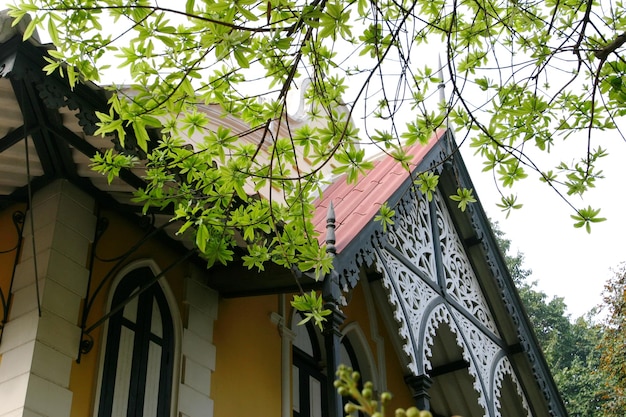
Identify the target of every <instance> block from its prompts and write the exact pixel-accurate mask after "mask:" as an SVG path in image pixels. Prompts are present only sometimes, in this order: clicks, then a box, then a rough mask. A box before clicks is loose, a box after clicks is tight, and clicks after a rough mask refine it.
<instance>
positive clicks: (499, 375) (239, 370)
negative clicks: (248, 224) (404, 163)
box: [0, 20, 566, 417]
mask: <svg viewBox="0 0 626 417" xmlns="http://www.w3.org/2000/svg"><path fill="white" fill-rule="evenodd" d="M3 23H5V24H4V25H0V26H1V27H2V28H3V29H2V31H1V33H0V43H1V44H0V76H1V78H0V109H1V110H2V111H0V301H1V307H2V310H1V311H0V337H1V339H0V355H1V356H0V417H9V416H10V417H17V416H49V417H57V416H58V417H61V416H71V417H83V416H91V415H94V416H96V415H97V416H116V417H117V416H188V417H196V416H203V417H207V416H219V417H224V416H225V417H229V416H238V415H242V416H245V415H255V416H283V417H288V416H294V417H300V416H302V417H304V416H312V417H322V416H324V417H326V416H328V417H335V416H337V415H340V414H341V411H340V409H341V403H340V400H338V399H337V398H336V395H335V394H334V390H333V388H332V383H331V381H332V375H333V371H334V368H335V365H336V364H338V363H347V364H350V365H351V366H352V367H354V368H356V369H358V370H359V371H360V372H361V373H362V375H363V376H364V379H367V380H371V381H373V383H374V386H375V389H376V390H377V391H378V392H382V391H386V390H388V391H391V392H393V393H394V399H393V401H392V404H391V408H392V409H393V408H395V407H408V406H410V405H413V404H417V405H419V406H420V407H421V408H430V409H431V410H432V411H433V413H434V414H435V415H436V416H449V415H452V414H459V415H463V416H466V417H470V416H483V415H485V416H489V417H492V416H493V417H495V416H506V417H515V416H537V417H543V416H566V411H565V409H564V407H563V405H562V402H561V400H560V397H559V394H558V392H557V391H556V388H555V385H554V382H553V381H552V378H551V376H550V373H549V371H548V369H547V367H546V364H545V361H544V359H543V356H542V354H541V351H540V349H539V347H538V346H537V343H536V340H535V338H534V336H533V334H532V330H531V327H530V325H529V323H528V319H527V317H526V315H525V313H524V310H523V306H522V305H521V303H520V300H519V297H518V295H517V293H516V291H515V289H514V286H513V283H512V281H511V279H510V276H509V274H508V272H507V270H506V267H505V265H504V261H503V258H502V255H501V254H500V253H499V251H498V249H497V247H496V243H495V240H494V237H493V234H492V232H491V231H490V228H489V225H488V221H487V219H486V217H485V214H484V212H483V211H482V209H481V207H480V204H474V205H472V206H471V207H470V208H469V209H468V210H466V211H465V212H461V211H460V210H459V209H458V208H456V207H455V206H454V205H453V204H451V202H450V201H449V199H447V198H446V196H447V195H450V194H453V193H454V191H455V190H456V188H457V187H458V186H459V185H462V186H466V187H471V181H470V178H469V176H468V174H467V171H466V170H465V167H464V165H463V162H462V160H461V158H460V156H459V155H458V153H456V152H455V144H454V141H453V139H452V137H451V134H450V133H446V132H438V133H437V134H436V135H435V137H433V140H432V141H431V142H430V144H429V145H428V146H426V147H415V148H413V149H412V151H411V152H412V155H413V157H414V160H413V162H414V163H415V165H416V166H417V169H424V168H433V169H436V170H438V171H439V172H440V174H441V180H440V184H439V188H438V191H437V193H435V194H434V197H433V199H432V201H428V199H427V198H426V197H425V196H424V195H422V194H420V193H418V192H416V191H415V190H414V188H413V187H411V184H412V181H411V178H410V176H409V174H408V172H406V171H405V170H403V169H402V168H400V167H399V166H398V165H397V164H395V163H394V162H393V161H391V160H390V159H384V158H383V159H380V160H378V161H377V165H376V167H375V168H374V169H373V171H372V172H371V173H370V174H369V175H368V176H366V177H364V178H361V179H360V181H359V182H358V184H356V185H347V184H345V182H344V180H343V179H342V178H339V179H337V180H336V181H335V182H334V183H333V184H332V185H331V186H330V187H329V188H328V189H327V190H326V191H325V193H324V195H323V197H322V198H321V200H320V201H319V202H318V211H317V215H316V225H317V228H318V229H319V230H321V231H325V233H326V235H325V236H326V239H327V241H328V243H329V244H330V248H331V251H333V253H335V270H334V272H333V273H332V274H330V275H329V276H327V277H325V279H324V281H323V282H319V283H318V282H315V281H313V280H311V279H309V278H307V277H306V276H305V275H304V276H300V277H297V278H296V277H294V274H293V272H292V271H287V270H284V269H281V268H278V267H271V268H269V269H268V270H266V271H265V272H264V273H263V274H257V273H256V272H254V271H253V272H251V271H248V270H247V268H244V267H243V266H242V265H241V264H239V263H238V262H236V261H235V262H234V263H233V264H232V265H229V266H228V267H221V266H216V267H213V268H211V269H208V270H207V269H206V268H205V267H204V265H203V264H202V262H201V260H199V259H197V258H196V257H195V255H194V252H193V251H191V250H190V244H189V242H185V241H181V240H180V239H179V238H177V237H175V236H174V235H173V230H170V229H171V227H168V221H167V215H166V214H164V213H150V214H149V215H148V216H142V215H141V211H140V209H139V208H138V207H137V206H136V205H135V204H134V203H132V201H131V200H130V196H131V192H132V190H134V189H135V188H137V187H141V185H142V184H143V182H142V179H141V178H140V177H139V176H137V175H136V174H134V173H133V172H130V171H124V172H122V174H121V175H120V179H119V180H116V181H115V182H114V183H113V184H112V185H111V186H109V185H107V184H106V179H105V178H103V177H101V176H100V175H99V174H97V173H95V172H93V171H91V170H90V169H89V167H88V164H89V158H90V157H91V156H93V155H94V153H95V152H96V150H98V149H103V148H108V147H111V146H112V144H111V142H110V140H109V139H105V138H100V137H94V136H93V133H94V131H95V122H96V121H97V120H96V117H95V113H94V112H95V111H96V110H103V109H104V108H105V107H106V98H105V96H104V93H103V91H102V90H101V89H99V88H98V87H97V86H93V85H79V86H77V87H76V88H75V89H74V90H73V91H72V90H70V89H69V88H68V87H67V85H66V84H65V82H64V80H63V79H61V78H59V77H55V76H49V77H46V76H44V74H43V72H42V71H41V68H42V67H43V65H45V61H44V60H43V56H44V55H45V51H46V46H44V45H40V44H39V43H38V42H37V41H31V42H27V43H23V42H21V36H20V35H19V32H17V31H15V30H13V29H9V28H7V25H6V20H4V22H3ZM330 202H332V203H333V205H334V210H333V209H331V204H330ZM383 202H388V203H389V204H391V205H393V207H395V208H396V215H395V217H394V224H393V226H391V227H390V228H389V230H387V231H383V230H382V228H381V226H380V224H378V223H376V222H374V221H373V217H374V215H375V213H376V210H377V207H378V206H379V205H380V204H382V203H383ZM333 217H334V219H333ZM261 275H262V276H261ZM300 287H302V288H304V289H306V290H309V289H316V290H319V291H321V292H323V293H324V295H325V298H326V300H327V301H328V306H329V308H331V309H333V313H332V315H331V316H330V318H329V320H328V324H327V325H326V329H325V331H324V332H323V333H322V332H320V331H319V330H317V329H316V328H315V327H314V326H312V325H310V324H307V325H301V326H298V325H297V323H298V322H299V321H300V317H299V316H298V314H297V313H295V312H294V311H293V310H292V309H291V307H290V304H289V301H290V299H291V297H292V295H293V293H297V291H298V290H299V288H300ZM344 304H345V305H344Z"/></svg>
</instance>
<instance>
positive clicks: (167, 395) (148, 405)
mask: <svg viewBox="0 0 626 417" xmlns="http://www.w3.org/2000/svg"><path fill="white" fill-rule="evenodd" d="M153 280H154V273H153V272H152V270H151V269H150V268H148V267H141V268H138V269H135V270H132V271H131V272H130V273H128V274H127V275H126V276H124V278H122V280H121V281H120V282H119V284H118V285H117V287H116V288H115V292H114V294H113V299H112V302H111V309H115V308H116V306H120V305H124V307H123V308H121V309H120V310H119V311H118V312H117V313H115V314H113V315H112V316H111V317H110V319H109V324H108V330H107V335H106V346H105V353H104V364H103V368H102V380H101V385H100V401H99V404H98V416H99V417H169V415H170V412H171V411H170V409H171V405H172V404H171V401H172V379H173V369H174V366H173V364H174V347H175V346H174V325H173V322H172V315H171V312H170V309H169V305H168V303H167V299H166V297H165V294H164V293H163V290H162V289H161V286H160V285H159V284H158V283H156V282H155V283H153V284H152V285H150V286H149V287H147V288H146V289H145V290H143V291H141V290H142V289H144V287H146V286H147V285H148V284H149V283H150V282H151V281H153ZM140 291H141V293H140V294H139V295H137V293H138V292H140Z"/></svg>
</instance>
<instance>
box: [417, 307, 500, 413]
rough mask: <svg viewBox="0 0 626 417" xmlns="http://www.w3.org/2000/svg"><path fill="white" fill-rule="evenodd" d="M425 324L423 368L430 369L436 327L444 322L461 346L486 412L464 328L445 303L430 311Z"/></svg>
mask: <svg viewBox="0 0 626 417" xmlns="http://www.w3.org/2000/svg"><path fill="white" fill-rule="evenodd" d="M427 320H428V321H427V324H426V332H425V334H424V339H425V340H424V352H423V362H424V365H425V366H424V367H425V369H428V370H430V369H432V364H431V363H430V358H431V357H432V355H433V353H432V347H433V345H434V342H435V336H436V335H437V329H438V328H439V326H440V325H441V324H442V323H446V324H447V325H448V326H449V327H450V330H452V333H453V334H454V335H455V336H456V343H457V345H458V346H459V347H460V348H461V350H462V352H463V359H464V360H465V361H467V363H469V368H468V372H469V374H470V375H471V376H472V377H473V378H474V389H475V390H476V392H477V393H478V404H479V405H480V406H481V407H482V408H483V410H485V416H487V415H489V414H488V411H487V410H488V408H487V399H486V397H485V390H484V389H483V385H482V384H481V383H480V379H479V370H478V368H477V366H476V362H475V361H474V359H473V358H472V355H471V354H470V349H471V347H470V346H468V345H467V343H466V342H465V338H464V337H463V336H464V335H465V331H463V330H465V329H463V330H461V329H460V328H459V327H458V326H457V325H456V323H455V321H454V320H453V319H452V315H451V314H450V311H449V310H448V308H447V307H446V305H445V304H443V303H442V304H439V305H438V306H437V307H436V308H435V309H434V310H432V311H431V313H430V315H429V316H428V318H427Z"/></svg>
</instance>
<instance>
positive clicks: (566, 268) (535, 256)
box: [0, 0, 626, 318]
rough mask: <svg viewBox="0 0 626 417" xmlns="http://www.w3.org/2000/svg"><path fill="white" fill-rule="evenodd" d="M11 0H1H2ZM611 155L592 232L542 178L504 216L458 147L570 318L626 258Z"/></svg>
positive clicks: (615, 145)
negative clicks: (573, 216)
mask: <svg viewBox="0 0 626 417" xmlns="http://www.w3.org/2000/svg"><path fill="white" fill-rule="evenodd" d="M9 2H10V1H4V0H0V9H3V8H4V7H2V5H4V4H7V3H9ZM118 81H119V80H118ZM606 136H607V139H606V140H607V142H609V141H610V142H609V143H607V144H603V147H605V148H608V149H609V153H610V155H609V156H608V157H607V158H606V161H604V167H603V169H604V174H605V176H606V178H605V179H604V180H600V181H599V182H598V184H597V188H596V189H595V190H593V191H592V192H590V193H589V199H588V202H584V203H583V202H580V203H579V204H578V203H575V205H576V206H577V207H579V208H581V207H586V206H587V205H589V204H591V205H592V206H593V207H595V208H601V209H602V211H601V215H602V216H603V217H607V218H608V220H607V221H606V222H604V223H598V224H594V225H593V226H592V233H591V234H587V232H586V231H585V230H584V229H575V228H574V227H573V223H574V222H573V220H572V219H571V218H570V217H569V216H570V214H572V213H571V209H570V208H569V207H568V206H566V204H565V203H564V202H562V201H561V200H560V199H559V198H558V197H557V196H556V194H555V193H554V192H553V191H551V190H550V189H549V187H548V186H547V185H546V184H543V183H541V182H539V181H538V180H537V179H532V178H530V177H529V178H527V179H526V180H524V181H522V184H520V185H519V187H518V188H516V189H515V190H513V191H507V193H506V194H510V193H511V192H517V194H518V195H519V200H520V202H521V203H523V204H524V207H523V208H522V209H521V210H516V211H514V212H513V213H511V215H510V216H509V218H508V219H505V218H504V215H503V213H502V212H500V210H499V208H498V207H496V203H498V202H499V201H500V197H499V194H498V193H497V191H496V189H495V186H494V185H493V182H492V178H491V174H490V173H483V172H481V169H482V166H481V164H482V160H480V158H478V157H475V156H473V151H472V150H471V149H469V147H468V146H467V145H465V146H464V147H463V148H462V149H461V152H462V154H463V158H464V160H465V163H466V164H467V166H468V169H469V171H470V175H471V178H472V181H473V182H474V185H475V188H476V193H477V194H478V197H479V198H480V200H481V202H482V204H483V206H484V208H485V210H486V212H487V214H488V215H489V216H490V217H491V218H492V219H493V220H496V221H498V222H499V224H500V229H501V230H502V231H504V232H505V234H506V238H508V239H509V240H511V243H512V250H513V251H519V252H522V253H523V254H524V259H525V261H524V266H525V268H526V269H531V270H532V271H533V273H532V276H531V277H530V279H531V280H537V282H538V287H539V289H540V290H542V291H544V292H546V293H547V294H548V295H549V296H550V297H552V296H560V297H564V299H565V303H566V304H567V306H568V311H569V313H570V314H571V316H572V318H576V317H579V316H581V315H583V314H585V313H586V312H588V311H589V310H590V309H591V308H593V307H594V306H596V305H598V304H599V303H600V302H601V292H602V288H603V286H604V283H605V282H606V280H607V279H608V278H609V277H611V272H610V269H611V268H615V267H617V265H618V264H619V263H620V262H622V261H626V254H624V253H623V250H622V238H623V236H624V235H626V216H623V215H622V212H621V210H620V208H621V205H622V204H623V203H624V201H625V200H626V199H625V198H624V197H622V195H621V193H622V190H623V189H624V186H623V184H622V183H621V182H622V178H624V177H625V175H624V170H625V169H626V144H624V142H623V141H621V139H619V138H618V136H617V135H616V134H614V133H607V134H606Z"/></svg>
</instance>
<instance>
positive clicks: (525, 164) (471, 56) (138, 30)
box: [11, 0, 626, 275]
mask: <svg viewBox="0 0 626 417" xmlns="http://www.w3.org/2000/svg"><path fill="white" fill-rule="evenodd" d="M172 3H173V2H172ZM163 4H165V3H162V2H159V1H157V0H89V1H84V0H24V1H23V2H22V3H21V4H20V5H18V6H16V7H13V8H12V10H11V15H12V16H14V17H15V18H16V21H19V20H21V19H23V18H25V16H26V15H27V13H29V14H30V16H31V17H32V21H31V22H30V24H29V25H28V27H27V29H26V31H25V37H26V38H28V37H29V36H31V35H32V34H33V32H34V30H35V28H37V27H39V28H41V29H43V30H44V31H46V32H47V33H49V35H50V37H51V38H52V41H53V42H54V44H55V45H56V46H57V49H56V50H50V52H49V53H50V56H49V57H48V60H49V65H48V66H47V67H46V68H45V70H46V71H47V72H49V73H52V72H60V73H61V74H63V76H65V77H67V79H68V81H69V82H70V84H75V83H76V82H79V81H81V80H94V81H99V80H100V77H101V75H102V74H103V73H105V72H106V71H107V70H108V69H109V67H110V66H111V65H112V64H113V66H118V67H121V69H123V70H126V73H124V74H123V75H119V79H120V80H124V81H125V82H129V83H130V86H129V88H120V87H115V86H113V87H111V89H112V90H113V94H112V95H111V100H110V104H111V109H110V111H109V112H108V113H102V114H99V117H100V120H101V122H100V129H99V131H98V132H99V133H100V134H103V135H112V136H115V137H116V138H117V139H118V140H119V142H120V143H121V144H122V145H123V147H124V151H123V152H121V153H114V152H112V151H109V152H107V153H106V154H104V155H102V156H100V157H98V158H96V160H95V168H96V169H98V170H100V171H102V172H103V173H105V174H107V175H109V176H110V177H113V176H115V175H116V174H117V173H118V172H119V169H120V167H121V166H132V165H134V164H138V163H139V164H142V165H145V166H146V167H147V172H146V177H147V178H146V179H147V181H148V187H147V188H146V189H145V190H140V192H139V195H138V198H139V199H140V200H141V201H143V202H144V203H145V204H146V206H156V207H165V206H167V205H171V206H173V207H174V208H175V217H176V218H177V219H181V220H182V221H183V223H184V225H183V227H182V230H181V232H182V231H183V230H188V232H189V233H191V234H193V235H194V237H195V240H196V244H197V246H198V248H199V250H200V251H201V252H202V253H203V254H204V255H205V256H206V258H207V260H208V262H209V264H211V263H213V262H222V263H225V262H228V261H229V260H230V259H232V257H233V247H234V246H235V245H236V244H237V241H238V239H239V236H241V237H242V239H243V240H245V241H246V242H247V248H248V255H246V257H245V263H246V264H247V265H248V266H249V267H258V268H262V267H263V263H264V262H267V261H273V262H276V263H279V264H282V265H285V266H288V267H291V266H297V267H298V268H300V269H301V270H313V271H314V272H315V273H316V274H317V275H319V274H320V273H322V272H325V271H327V270H328V268H329V267H330V261H329V259H328V257H327V256H326V253H325V251H324V250H323V248H319V246H318V245H317V240H316V239H315V236H314V231H313V228H312V226H311V223H310V216H311V213H312V207H311V203H312V200H313V199H314V197H315V196H316V195H317V193H318V192H319V187H320V184H321V181H322V177H323V175H322V174H321V172H322V170H323V169H324V168H325V167H328V166H331V164H332V165H333V166H334V167H335V168H334V173H335V174H340V173H346V174H347V176H348V178H349V179H350V180H355V179H356V177H357V176H358V174H359V173H362V172H365V171H366V170H367V169H368V168H370V167H371V166H372V165H371V163H370V162H368V160H367V158H366V155H365V151H364V149H363V147H362V146H361V145H363V144H373V145H374V146H376V147H378V148H379V149H380V150H382V151H384V152H387V153H389V154H391V155H393V156H394V157H395V158H396V159H397V160H398V161H400V162H402V163H404V164H406V163H407V161H408V156H407V154H406V152H405V147H406V146H407V145H411V144H413V143H426V142H427V141H428V139H429V138H430V137H431V136H432V133H433V131H434V130H436V129H437V128H440V127H444V126H446V124H447V122H448V121H449V122H451V123H452V124H453V125H454V127H455V129H456V130H457V137H458V138H459V139H460V141H461V143H465V142H466V141H468V142H469V145H470V146H472V147H474V148H475V149H476V151H477V152H478V153H479V154H480V155H481V157H482V158H483V159H484V163H485V170H488V171H492V172H493V175H494V179H495V181H496V182H497V183H498V184H499V187H501V188H502V189H506V188H509V187H512V186H513V185H514V184H515V183H516V182H517V181H519V180H521V179H523V178H525V177H528V176H529V174H531V173H532V174H534V175H535V176H538V177H539V178H541V179H542V180H543V181H544V182H545V183H546V184H547V186H549V187H552V188H553V189H554V190H555V191H556V192H557V193H559V195H561V196H562V197H563V199H564V201H566V202H567V204H570V206H571V208H572V210H573V212H572V217H573V218H574V222H575V226H577V227H585V228H587V230H589V227H590V225H591V223H593V222H596V221H601V220H602V218H601V217H600V215H599V210H598V209H594V208H592V207H576V206H575V205H574V204H573V203H571V202H570V200H569V199H568V196H573V195H581V194H584V193H585V191H586V190H588V189H589V188H590V187H593V186H594V185H595V182H596V180H597V179H598V178H600V177H601V169H600V167H599V166H598V162H599V161H600V160H601V158H602V157H603V156H604V155H606V151H605V145H604V142H606V139H605V137H603V143H602V147H601V146H600V144H599V143H598V140H597V139H596V138H595V137H594V136H593V135H592V133H593V131H595V130H598V129H600V130H607V129H615V128H616V126H618V119H619V118H620V117H622V116H623V115H624V112H625V109H624V106H623V104H624V100H625V98H626V94H625V92H624V88H626V87H623V86H622V82H621V80H622V75H624V72H625V71H626V65H625V64H624V62H623V60H622V52H623V44H624V40H625V39H626V37H625V36H624V35H623V32H624V30H625V24H626V18H625V17H624V11H623V8H622V6H621V3H613V2H593V1H590V0H573V1H547V2H544V1H532V0H530V1H529V0H521V1H520V0H515V1H509V0H507V1H503V0H480V1H479V0H455V1H452V2H447V1H445V0H399V1H395V0H390V1H387V0H384V1H374V0H304V1H295V0H277V1H274V0H272V1H271V2H270V1H264V0H238V1H236V2H232V1H231V0H187V1H186V2H185V3H184V6H183V5H182V4H180V5H176V6H174V5H171V3H167V6H164V5H163ZM111 28H114V29H111ZM428 42H431V44H432V43H433V42H434V43H435V49H436V50H437V51H441V50H443V51H445V56H446V59H445V64H444V67H445V68H444V69H443V70H442V71H438V67H439V65H438V64H436V60H435V59H431V60H424V57H425V56H429V54H430V55H431V56H432V55H434V53H433V51H432V47H431V46H430V45H429V44H428ZM444 75H445V78H446V79H447V80H448V81H447V82H446V83H447V85H448V88H447V90H448V92H449V93H448V98H447V101H446V103H445V104H441V105H438V104H437V103H436V101H435V102H433V101H432V100H429V97H431V96H433V95H434V96H437V95H438V94H436V90H437V89H438V87H439V86H440V84H441V83H442V81H443V76H444ZM303 79H308V80H309V82H308V83H304V84H302V80H303ZM295 92H298V93H302V94H303V95H304V98H305V105H304V107H303V114H302V116H305V117H306V119H307V120H309V121H311V122H312V123H309V124H304V125H302V126H297V127H292V126H290V124H289V119H288V118H287V115H288V114H289V113H291V114H294V113H295V111H296V107H297V106H294V105H293V104H292V103H291V102H290V100H289V99H288V98H289V96H290V93H295ZM259 98H264V101H259ZM209 104H211V105H217V106H219V107H220V108H221V109H222V111H223V113H224V116H226V117H233V118H236V119H238V120H241V121H243V122H244V123H245V125H246V127H245V128H242V129H241V130H237V129H234V128H226V127H224V126H223V125H221V124H220V122H219V120H215V119H213V120H211V119H210V118H209V117H208V116H207V114H206V112H203V111H202V108H201V107H202V106H203V105H209ZM277 125H280V126H281V128H280V129H277V128H276V126H277ZM150 130H157V131H158V134H159V136H160V138H159V139H158V140H157V139H155V140H152V141H151V140H150V139H149V138H150V135H149V134H148V132H149V131H150ZM252 133H256V134H257V135H258V137H259V138H260V139H259V140H258V141H257V142H256V143H249V142H245V141H242V140H240V138H243V137H246V136H247V135H250V134H252ZM194 135H199V136H200V138H199V140H198V141H197V142H196V146H195V147H194V148H193V149H190V148H189V147H188V146H187V143H186V142H185V141H186V140H188V138H189V137H190V136H194ZM565 138H570V139H571V140H569V141H568V143H575V144H577V145H578V146H579V148H578V151H577V153H576V157H575V158H573V160H571V159H572V158H567V159H565V158H562V157H559V156H558V154H559V152H558V151H559V150H560V149H561V148H562V147H563V146H564V145H563V142H562V139H565ZM555 151H556V152H555ZM549 152H551V153H549ZM543 156H547V157H548V158H545V162H544V158H543ZM540 161H541V162H540ZM436 184H437V177H436V175H427V174H426V173H425V174H424V175H420V176H418V177H417V178H416V185H417V186H418V187H420V188H422V189H423V190H424V191H432V190H433V189H434V188H435V187H436ZM268 190H279V191H268ZM262 192H264V193H265V194H266V195H265V196H264V197H265V198H263V199H258V198H256V197H255V196H253V195H251V194H254V193H262ZM454 198H455V199H456V200H457V201H458V202H459V206H460V207H465V205H466V204H467V203H468V202H470V201H473V200H474V198H473V196H472V193H471V190H459V194H458V195H456V196H454ZM575 201H578V200H575ZM520 205H521V204H520V203H519V202H517V200H516V197H515V195H514V194H508V191H507V193H504V192H502V202H501V207H502V209H503V210H507V211H508V210H511V209H512V208H517V207H519V206H520ZM388 214H389V213H382V215H381V216H380V218H381V219H382V220H383V221H384V220H385V219H387V218H388V217H389V216H388ZM239 241H241V239H239Z"/></svg>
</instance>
